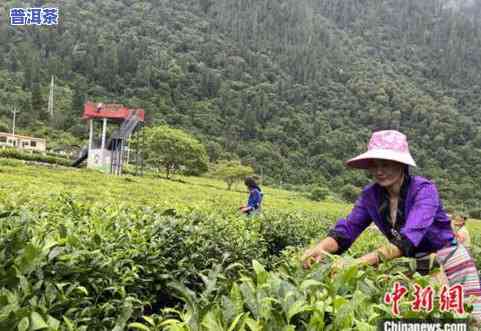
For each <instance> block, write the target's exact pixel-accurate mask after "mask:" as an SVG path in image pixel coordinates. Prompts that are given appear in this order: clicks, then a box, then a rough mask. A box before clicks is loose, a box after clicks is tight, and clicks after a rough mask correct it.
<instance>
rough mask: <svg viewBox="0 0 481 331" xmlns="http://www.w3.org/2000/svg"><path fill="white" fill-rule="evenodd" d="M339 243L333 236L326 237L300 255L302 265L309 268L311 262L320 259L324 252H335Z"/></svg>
mask: <svg viewBox="0 0 481 331" xmlns="http://www.w3.org/2000/svg"><path fill="white" fill-rule="evenodd" d="M338 249H339V245H338V243H337V241H336V240H335V239H334V238H331V237H327V238H325V239H324V240H322V241H321V242H320V243H319V244H317V245H316V246H314V247H312V248H309V249H307V250H306V251H305V252H304V254H303V255H302V258H301V260H302V265H303V266H304V268H305V269H309V268H310V267H311V266H312V264H313V263H316V262H319V261H321V260H322V258H323V257H324V255H325V254H326V253H332V252H336V251H337V250H338Z"/></svg>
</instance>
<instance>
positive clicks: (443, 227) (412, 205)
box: [329, 176, 454, 254]
mask: <svg viewBox="0 0 481 331" xmlns="http://www.w3.org/2000/svg"><path fill="white" fill-rule="evenodd" d="M406 189H407V191H406V197H405V200H404V215H405V221H406V222H405V224H404V225H403V226H402V227H401V228H400V235H401V237H402V238H403V239H404V240H405V241H406V240H407V241H408V243H409V244H412V246H411V247H413V250H414V252H413V253H414V254H420V253H432V252H436V251H438V250H439V249H441V248H442V247H444V246H446V245H447V244H448V243H449V242H451V241H452V240H453V239H454V234H453V231H452V229H451V221H450V219H449V218H448V216H447V215H446V213H445V212H444V210H443V206H442V202H441V199H440V197H439V194H438V191H437V189H436V186H435V185H434V184H433V183H432V182H430V181H429V180H427V179H425V178H423V177H418V176H411V177H410V180H409V183H408V185H407V188H406ZM382 190H383V188H382V187H381V186H379V185H378V184H370V185H368V186H366V187H365V188H364V189H363V191H362V193H361V196H360V197H359V198H358V200H357V201H356V203H355V205H354V208H353V209H352V211H351V213H350V214H349V215H348V216H347V218H345V219H340V220H339V221H338V222H337V224H336V225H335V227H334V228H333V229H332V230H331V232H330V234H329V235H330V236H331V237H334V238H335V239H336V241H337V242H338V243H339V246H340V249H339V252H338V253H342V252H343V251H345V250H347V249H348V248H349V247H350V246H351V245H352V243H353V242H354V241H355V240H356V238H357V237H358V236H359V235H360V234H361V233H362V231H364V229H366V228H367V227H368V226H369V224H371V222H372V221H374V223H375V224H376V225H377V227H378V228H379V230H381V232H382V233H383V234H384V235H385V236H386V237H387V238H390V237H392V235H391V234H390V231H391V230H390V229H391V227H390V226H389V225H388V224H386V221H385V220H384V219H383V217H382V216H381V214H380V212H379V207H380V204H381V199H382ZM395 244H396V243H395ZM397 246H399V245H397ZM401 250H402V249H401ZM403 252H404V250H403Z"/></svg>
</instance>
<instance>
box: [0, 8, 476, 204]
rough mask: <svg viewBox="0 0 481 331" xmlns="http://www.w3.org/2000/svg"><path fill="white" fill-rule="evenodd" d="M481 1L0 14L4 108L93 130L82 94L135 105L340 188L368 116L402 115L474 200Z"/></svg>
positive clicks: (265, 170) (232, 150) (81, 133)
mask: <svg viewBox="0 0 481 331" xmlns="http://www.w3.org/2000/svg"><path fill="white" fill-rule="evenodd" d="M479 10H480V4H479V2H476V1H466V2H462V3H461V2H456V5H453V6H451V5H450V6H446V5H445V4H444V1H443V0H433V1H428V2H426V1H418V2H415V3H414V2H399V3H398V2H393V1H383V2H380V3H378V2H366V3H364V2H360V1H359V0H353V1H348V2H345V3H343V4H338V3H336V2H335V1H332V0H321V1H316V2H313V1H308V0H300V1H287V0H280V1H279V2H275V1H270V0H269V1H267V2H266V3H256V2H254V1H243V2H239V1H236V0H222V1H221V0H203V1H200V2H199V1H193V0H180V1H176V2H166V3H164V4H163V5H161V6H159V5H158V3H156V2H155V1H153V0H148V1H144V2H142V3H139V4H134V3H133V2H132V1H131V0H121V1H117V2H116V3H115V5H114V3H113V2H109V1H106V2H102V3H97V2H95V3H94V2H91V1H87V2H82V1H74V2H69V3H68V4H66V5H65V6H64V7H62V12H63V13H64V14H63V15H65V17H69V19H68V20H63V21H61V23H60V25H59V28H58V29H38V30H36V32H35V33H33V34H25V33H23V31H22V29H7V25H5V24H4V25H2V26H0V53H1V54H5V56H3V57H2V58H1V59H0V123H3V126H4V127H5V125H8V126H9V125H10V123H11V114H10V110H11V107H12V106H16V107H17V109H18V110H19V114H18V125H17V127H18V128H19V130H24V131H25V133H31V132H32V131H36V130H37V129H38V128H39V127H40V126H47V125H48V126H52V127H54V128H57V129H61V130H67V131H68V132H69V133H71V134H73V135H75V136H76V138H77V139H85V138H86V137H87V133H86V125H85V123H83V122H82V121H80V120H79V119H80V117H81V112H82V104H83V102H84V101H85V100H88V99H90V100H94V101H98V102H116V103H122V104H125V105H127V106H130V107H136V108H137V107H142V108H144V109H145V110H146V114H147V118H146V119H147V125H149V126H155V125H159V124H168V125H170V126H172V127H176V128H182V129H183V130H186V131H188V132H191V133H192V134H194V135H195V136H196V137H197V138H198V139H200V140H201V141H202V142H204V143H205V145H206V146H207V150H208V155H209V158H210V160H211V161H212V162H216V161H217V160H219V159H239V158H240V159H241V160H242V161H243V162H248V163H249V164H251V165H252V167H253V168H254V170H255V172H256V173H261V174H262V176H263V178H264V179H265V181H266V182H269V183H276V184H281V185H285V184H289V185H304V184H313V183H317V179H318V178H320V177H323V178H325V179H326V180H327V181H329V182H330V183H334V181H335V180H337V179H338V178H340V180H339V183H336V184H339V185H333V187H332V188H331V190H332V191H333V192H334V193H340V189H341V188H342V187H343V186H344V184H348V183H349V184H353V185H355V186H357V187H362V186H363V185H365V184H366V183H365V182H366V176H351V175H348V174H347V172H346V170H345V168H344V166H343V164H342V161H344V160H345V159H347V158H349V157H352V156H354V155H356V153H359V152H360V151H361V150H363V149H364V148H365V144H366V142H367V139H368V138H369V135H370V133H371V132H372V131H373V130H378V129H386V128H394V129H400V130H401V131H403V132H404V133H406V134H407V135H408V137H409V140H410V142H411V150H412V151H413V154H414V157H415V159H416V161H417V163H418V165H419V169H420V170H419V171H420V172H419V174H422V175H426V176H429V177H431V178H433V179H435V180H436V182H437V183H439V186H440V191H441V192H442V194H443V198H445V199H448V200H449V202H450V203H452V204H453V205H458V206H459V205H462V204H463V203H464V201H463V200H464V199H465V198H466V196H465V194H466V193H465V192H472V195H473V196H471V197H470V200H469V201H468V203H467V204H466V207H467V208H474V207H477V206H476V203H475V201H477V200H479V199H481V192H480V191H479V190H477V189H476V188H477V187H479V186H481V179H480V178H479V176H473V175H472V174H473V173H478V172H479V171H481V169H480V166H479V164H481V162H480V161H481V159H480V157H479V155H480V148H481V143H480V142H481V132H480V130H479V124H480V120H479V119H480V118H481V116H479V109H481V107H480V105H481V98H480V95H481V93H480V87H479V81H480V77H481V61H480V60H479V59H481V54H480V51H479V50H480V49H481V45H480V41H479V40H481V38H480V31H481V29H480V24H481V23H480V20H479V19H478V17H479V15H477V13H479ZM413 12H414V13H416V14H415V15H412V13H413ZM139 13H141V17H142V19H141V20H139V15H140V14H139ZM309 13H318V14H316V15H314V16H312V15H310V14H309ZM112 17H116V18H118V17H121V19H120V20H117V19H115V20H113V19H112ZM159 18H160V21H159V22H160V23H158V24H154V23H153V22H157V21H158V20H159ZM440 18H441V19H440ZM280 21H282V22H283V24H279V22H280ZM433 22H435V23H433ZM452 36H455V37H452ZM451 37H452V38H451ZM453 38H454V39H453ZM39 45H42V46H41V47H40V46H39ZM51 75H54V76H55V77H56V83H57V84H56V88H55V107H54V108H55V114H56V115H55V117H54V118H53V119H51V120H50V119H48V116H47V113H46V111H45V110H46V100H47V95H48V84H49V82H50V77H51ZM39 120H40V122H39ZM19 132H20V131H19ZM50 141H51V140H50V139H49V143H50ZM214 141H215V144H213V143H211V142H214ZM57 145H62V144H61V143H60V144H57ZM66 148H67V149H68V147H66ZM70 149H71V148H70ZM361 177H362V178H361ZM341 179H342V180H341ZM466 179H467V180H466Z"/></svg>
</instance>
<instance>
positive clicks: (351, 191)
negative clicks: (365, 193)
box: [341, 184, 361, 202]
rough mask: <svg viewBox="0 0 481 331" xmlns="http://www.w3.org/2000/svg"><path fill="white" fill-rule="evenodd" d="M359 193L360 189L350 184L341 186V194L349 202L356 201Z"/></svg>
mask: <svg viewBox="0 0 481 331" xmlns="http://www.w3.org/2000/svg"><path fill="white" fill-rule="evenodd" d="M360 194H361V190H360V189H359V188H358V187H356V186H354V185H352V184H346V185H344V186H343V187H342V188H341V196H342V197H343V199H345V200H346V201H349V202H354V201H356V199H357V198H358V197H359V195H360Z"/></svg>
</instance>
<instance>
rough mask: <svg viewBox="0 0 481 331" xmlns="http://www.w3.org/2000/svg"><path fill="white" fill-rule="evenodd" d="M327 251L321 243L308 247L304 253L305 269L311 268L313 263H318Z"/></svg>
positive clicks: (303, 262) (303, 263)
mask: <svg viewBox="0 0 481 331" xmlns="http://www.w3.org/2000/svg"><path fill="white" fill-rule="evenodd" d="M324 254H325V251H324V249H323V248H322V245H321V244H318V245H317V246H314V247H312V248H309V249H307V250H306V251H305V252H304V254H303V255H302V265H303V266H304V269H309V268H310V267H311V266H312V264H313V263H317V262H319V261H321V260H322V258H323V257H324Z"/></svg>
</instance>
